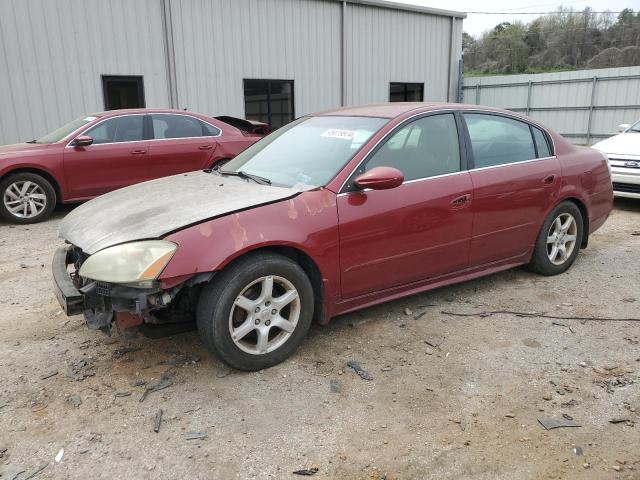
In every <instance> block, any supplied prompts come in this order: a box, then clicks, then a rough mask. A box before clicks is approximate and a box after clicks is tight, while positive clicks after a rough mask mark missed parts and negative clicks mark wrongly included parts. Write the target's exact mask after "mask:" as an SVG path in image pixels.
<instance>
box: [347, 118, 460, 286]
mask: <svg viewBox="0 0 640 480" xmlns="http://www.w3.org/2000/svg"><path fill="white" fill-rule="evenodd" d="M461 159H462V156H461V149H460V145H459V137H458V129H457V122H456V117H455V115H454V114H453V113H446V114H438V115H429V116H425V117H422V118H419V119H417V120H414V121H412V122H410V123H408V124H406V125H405V126H403V127H401V128H400V129H399V130H398V131H397V132H396V133H395V134H393V135H392V136H391V137H390V138H389V139H388V140H387V141H386V142H385V143H383V144H382V145H381V146H380V147H378V148H377V150H376V151H374V153H373V154H372V155H370V156H369V157H368V159H367V160H365V163H364V164H363V165H362V166H361V167H360V168H359V169H358V171H356V172H355V173H354V176H353V178H352V179H351V180H350V182H348V183H347V185H346V191H345V192H344V193H342V194H340V195H338V215H339V222H340V226H339V228H340V267H341V272H342V278H341V283H342V295H343V297H344V298H350V297H355V296H358V295H363V294H367V293H370V292H374V291H379V290H383V289H386V288H391V287H395V286H399V285H404V284H409V283H412V282H417V281H421V280H425V279H430V278H435V277H438V276H442V275H446V274H448V273H452V272H455V271H459V270H463V269H464V268H466V266H467V263H468V255H469V241H470V237H471V222H472V215H471V208H470V205H471V201H472V199H471V193H472V184H471V178H470V175H469V172H467V171H466V168H465V166H464V165H463V164H462V162H461ZM378 166H389V167H394V168H397V169H399V170H401V171H402V172H403V173H404V177H405V181H404V183H403V184H402V185H401V186H399V187H397V188H393V189H390V190H364V191H362V190H357V189H356V188H353V187H352V184H353V179H354V178H355V177H356V176H357V175H359V174H361V173H364V172H365V171H367V170H370V169H372V168H374V167H378Z"/></svg>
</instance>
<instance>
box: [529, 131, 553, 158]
mask: <svg viewBox="0 0 640 480" xmlns="http://www.w3.org/2000/svg"><path fill="white" fill-rule="evenodd" d="M531 129H532V130H533V138H534V139H535V140H536V147H538V158H545V157H550V156H551V149H550V148H549V142H548V141H547V136H546V135H545V134H544V133H542V130H540V129H539V128H536V127H531Z"/></svg>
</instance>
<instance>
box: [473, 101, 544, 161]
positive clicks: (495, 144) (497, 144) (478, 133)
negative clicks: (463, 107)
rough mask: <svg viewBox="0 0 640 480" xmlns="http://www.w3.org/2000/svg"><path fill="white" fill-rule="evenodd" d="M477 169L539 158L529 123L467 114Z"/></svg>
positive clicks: (494, 116) (492, 116)
mask: <svg viewBox="0 0 640 480" xmlns="http://www.w3.org/2000/svg"><path fill="white" fill-rule="evenodd" d="M464 118H465V120H466V123H467V129H468V130H469V137H470V139H471V148H472V150H473V160H474V162H475V167H476V168H482V167H492V166H495V165H506V164H509V163H514V162H522V161H524V160H532V159H534V158H536V150H535V147H534V145H533V137H532V135H531V129H530V128H529V124H527V123H524V122H520V121H518V120H513V119H511V118H506V117H500V116H497V115H487V114H476V113H466V114H464Z"/></svg>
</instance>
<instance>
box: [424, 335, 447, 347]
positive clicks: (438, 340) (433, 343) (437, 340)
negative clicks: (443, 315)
mask: <svg viewBox="0 0 640 480" xmlns="http://www.w3.org/2000/svg"><path fill="white" fill-rule="evenodd" d="M442 342H444V337H443V336H441V335H434V336H432V337H428V338H426V339H425V340H424V343H426V344H427V345H429V346H430V347H433V348H438V347H439V346H440V345H442Z"/></svg>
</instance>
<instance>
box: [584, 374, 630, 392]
mask: <svg viewBox="0 0 640 480" xmlns="http://www.w3.org/2000/svg"><path fill="white" fill-rule="evenodd" d="M593 383H595V384H596V385H598V386H600V387H602V388H604V389H605V390H606V391H607V393H613V392H614V391H615V390H616V388H621V387H626V386H627V385H631V384H633V380H632V379H630V378H629V377H625V376H624V375H623V374H618V375H616V376H615V377H613V378H608V379H606V380H594V382H593Z"/></svg>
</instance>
